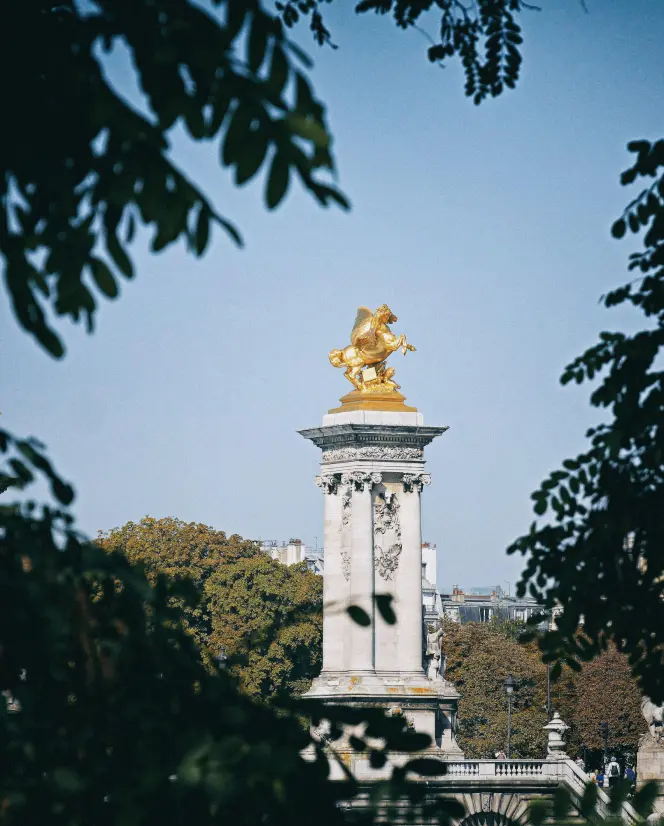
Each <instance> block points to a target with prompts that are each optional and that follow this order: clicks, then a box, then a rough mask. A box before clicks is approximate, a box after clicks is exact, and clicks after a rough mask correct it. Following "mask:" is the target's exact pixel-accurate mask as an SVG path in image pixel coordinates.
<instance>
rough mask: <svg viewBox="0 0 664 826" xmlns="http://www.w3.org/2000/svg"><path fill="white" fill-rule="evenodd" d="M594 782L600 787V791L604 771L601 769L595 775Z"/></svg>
mask: <svg viewBox="0 0 664 826" xmlns="http://www.w3.org/2000/svg"><path fill="white" fill-rule="evenodd" d="M595 782H596V783H597V785H598V786H599V787H600V789H601V788H603V787H604V771H603V770H602V769H600V770H599V771H598V772H597V775H596V777H595Z"/></svg>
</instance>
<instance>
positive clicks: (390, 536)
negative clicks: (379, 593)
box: [374, 491, 402, 580]
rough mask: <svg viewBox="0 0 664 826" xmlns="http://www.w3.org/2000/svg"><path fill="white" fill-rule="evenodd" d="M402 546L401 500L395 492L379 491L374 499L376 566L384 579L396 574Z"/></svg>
mask: <svg viewBox="0 0 664 826" xmlns="http://www.w3.org/2000/svg"><path fill="white" fill-rule="evenodd" d="M381 537H382V538H381ZM384 545H387V547H383V546H384ZM401 548H402V546H401V523H400V522H399V500H398V499H397V496H396V494H395V493H389V492H387V491H386V492H385V493H379V494H378V495H377V496H376V498H375V500H374V567H375V569H376V571H377V572H378V575H379V576H380V577H381V578H382V579H384V580H389V579H392V577H393V576H394V572H395V571H396V570H397V568H398V567H399V556H400V555H401Z"/></svg>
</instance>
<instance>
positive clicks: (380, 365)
mask: <svg viewBox="0 0 664 826" xmlns="http://www.w3.org/2000/svg"><path fill="white" fill-rule="evenodd" d="M395 321H397V317H396V316H395V315H394V313H393V312H392V310H390V308H389V307H388V306H387V304H383V305H382V306H380V307H379V308H378V309H377V310H376V312H375V313H372V312H371V310H369V309H367V308H366V307H360V308H359V310H358V311H357V316H356V318H355V324H353V330H352V332H351V334H350V340H351V343H350V344H349V345H348V347H344V349H343V350H331V351H330V354H329V358H330V361H331V362H332V364H333V366H334V367H345V368H346V372H345V373H344V375H345V376H346V378H347V379H348V381H349V382H350V383H351V384H352V385H353V387H355V389H356V390H358V391H360V393H367V394H379V393H394V392H395V391H397V390H398V389H399V385H398V384H397V383H396V382H395V381H393V380H392V376H393V375H394V367H386V366H385V360H386V359H387V357H388V356H389V355H391V354H392V353H394V352H395V351H396V350H401V352H402V353H403V354H404V356H405V355H406V353H407V351H408V350H415V348H414V347H413V345H412V344H408V342H407V341H406V336H405V335H403V333H402V334H401V335H400V336H395V335H394V333H393V332H392V331H391V330H390V328H389V327H388V324H393V323H394V322H395ZM401 398H403V397H401Z"/></svg>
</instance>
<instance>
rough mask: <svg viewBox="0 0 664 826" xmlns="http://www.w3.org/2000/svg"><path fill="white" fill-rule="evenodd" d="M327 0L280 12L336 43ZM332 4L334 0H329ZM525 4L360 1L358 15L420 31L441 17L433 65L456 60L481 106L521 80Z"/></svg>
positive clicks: (506, 0)
mask: <svg viewBox="0 0 664 826" xmlns="http://www.w3.org/2000/svg"><path fill="white" fill-rule="evenodd" d="M322 2H323V0H304V2H297V0H285V2H284V0H278V2H277V3H276V8H277V11H278V12H279V14H280V15H281V18H282V20H283V21H284V23H285V25H286V26H294V25H295V24H296V23H298V21H299V20H300V17H301V16H303V15H305V16H306V15H310V26H311V30H312V32H313V35H314V39H315V40H316V42H317V43H318V44H319V45H323V44H327V45H330V46H332V47H333V48H336V46H334V44H333V43H332V35H331V33H330V31H329V30H328V28H327V27H326V25H325V22H324V20H323V14H322V12H321V6H322ZM325 2H328V3H329V2H330V0H325ZM535 8H536V7H535V6H532V5H530V4H529V3H526V2H524V0H477V2H476V3H472V4H467V3H464V2H462V0H442V2H441V0H359V2H358V3H356V5H355V11H356V12H357V13H358V14H362V13H364V12H370V11H373V12H375V13H376V14H380V15H386V14H392V16H393V18H394V22H395V23H396V24H397V26H399V28H401V29H408V28H411V27H416V28H417V27H418V25H419V23H420V20H421V18H422V17H423V16H425V15H426V14H427V13H428V12H433V13H434V14H438V15H440V18H439V21H438V32H439V34H438V40H437V41H433V42H432V45H431V46H430V47H429V49H428V50H427V55H428V58H429V60H430V61H431V63H436V64H438V65H441V66H442V65H444V61H445V60H446V59H447V58H451V57H454V56H456V57H458V58H459V60H460V62H461V66H462V69H463V73H464V77H465V87H464V90H465V93H466V95H467V96H468V97H471V98H472V99H473V101H474V102H475V103H476V104H478V103H481V102H482V101H483V100H484V99H485V98H487V97H488V96H489V95H491V96H492V97H497V96H498V95H499V94H501V92H502V91H503V90H504V89H505V88H509V89H514V87H515V86H516V82H517V80H518V78H519V69H520V67H521V53H520V51H519V47H520V45H521V43H522V42H523V38H522V37H521V27H520V26H519V24H518V22H517V19H516V15H517V14H518V13H520V12H521V10H522V9H535Z"/></svg>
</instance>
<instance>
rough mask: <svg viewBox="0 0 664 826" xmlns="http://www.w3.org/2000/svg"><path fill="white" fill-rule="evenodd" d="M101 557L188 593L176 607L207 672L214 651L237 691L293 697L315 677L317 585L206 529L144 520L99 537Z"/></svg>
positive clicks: (302, 570) (303, 572) (301, 569)
mask: <svg viewBox="0 0 664 826" xmlns="http://www.w3.org/2000/svg"><path fill="white" fill-rule="evenodd" d="M98 542H99V544H100V545H101V546H102V547H103V548H104V549H105V550H107V551H108V552H115V553H121V554H123V555H124V556H125V557H127V559H128V560H129V561H130V562H131V563H132V564H140V565H142V566H144V568H145V571H146V574H147V576H148V578H149V579H150V581H152V582H156V581H157V578H158V577H159V576H160V575H164V576H167V577H168V578H169V580H175V581H185V582H189V583H191V584H192V585H193V586H194V587H195V591H196V598H195V599H194V600H192V601H190V602H189V603H183V602H181V603H180V607H181V608H182V610H183V612H184V617H185V621H186V627H187V629H188V630H189V631H190V633H192V634H193V636H194V637H195V639H196V640H197V641H198V644H199V646H200V647H201V649H202V651H203V656H204V659H205V661H206V662H207V663H208V665H209V666H210V667H214V664H215V662H216V661H215V657H216V656H217V655H218V654H219V652H220V651H221V650H223V651H224V653H225V655H226V656H227V657H228V667H229V668H230V670H231V671H232V673H233V674H234V675H236V676H237V677H238V679H239V681H240V685H241V686H242V689H243V690H244V691H245V692H246V693H247V694H250V695H251V696H253V697H255V698H258V699H264V700H271V701H274V700H277V699H278V698H280V697H293V696H297V695H299V694H302V693H303V692H304V691H306V689H307V688H308V687H309V684H310V682H311V679H312V678H313V677H314V676H315V675H316V674H317V673H318V671H320V662H321V647H322V589H323V584H322V579H321V578H320V577H317V576H315V575H314V574H312V573H310V572H309V571H308V570H307V569H306V567H305V566H303V565H293V566H286V565H281V564H279V563H278V562H276V561H275V560H273V559H271V558H270V557H269V556H268V555H267V554H265V553H263V552H262V551H261V550H260V548H258V546H257V544H256V543H255V542H252V541H248V540H244V539H242V538H241V537H239V536H237V535H233V536H230V537H227V536H226V534H225V533H223V532H222V531H216V530H214V529H213V528H210V527H208V526H207V525H199V524H195V523H185V522H182V521H180V520H178V519H172V518H167V519H153V518H151V517H145V518H144V519H142V520H141V521H140V522H139V523H134V522H129V523H127V524H126V525H124V526H123V527H121V528H115V529H114V530H112V531H110V532H108V533H107V534H104V535H100V537H99V539H98Z"/></svg>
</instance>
